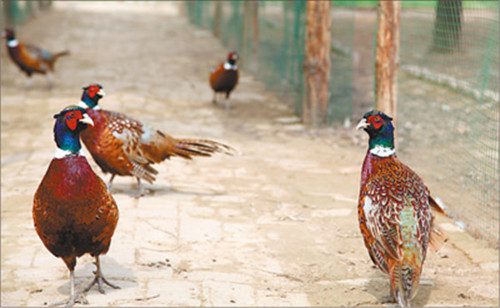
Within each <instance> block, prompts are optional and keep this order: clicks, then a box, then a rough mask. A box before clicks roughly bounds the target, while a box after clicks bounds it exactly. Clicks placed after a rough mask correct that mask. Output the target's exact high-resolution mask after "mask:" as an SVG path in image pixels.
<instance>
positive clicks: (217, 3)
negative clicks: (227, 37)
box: [214, 1, 222, 38]
mask: <svg viewBox="0 0 500 308" xmlns="http://www.w3.org/2000/svg"><path fill="white" fill-rule="evenodd" d="M221 18H222V3H221V2H220V1H215V13H214V36H215V37H219V38H220V23H221Z"/></svg>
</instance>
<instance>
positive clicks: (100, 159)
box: [80, 84, 231, 193]
mask: <svg viewBox="0 0 500 308" xmlns="http://www.w3.org/2000/svg"><path fill="white" fill-rule="evenodd" d="M103 96H104V91H103V90H102V87H101V86H100V85H98V84H93V85H90V86H88V87H85V88H84V92H83V95H82V101H81V102H80V105H81V106H82V107H84V108H87V109H86V110H87V113H88V114H89V115H90V117H91V118H92V119H93V120H94V123H95V125H94V127H92V128H89V129H87V130H85V131H83V132H82V134H81V137H82V141H83V143H84V144H85V145H86V146H87V149H88V150H89V152H90V153H91V154H92V157H93V158H94V160H95V161H96V163H97V164H98V165H99V166H100V167H101V169H102V171H103V172H109V173H111V174H112V176H111V180H110V185H111V182H112V180H113V178H114V176H115V175H121V176H135V177H136V178H137V179H138V181H139V183H140V179H143V180H145V181H148V182H150V183H152V182H153V181H155V179H156V175H157V174H158V171H157V170H156V169H154V168H153V167H152V166H151V165H152V164H155V163H160V162H162V161H164V160H165V159H168V158H170V157H171V156H179V157H183V158H186V159H191V158H192V156H211V155H212V154H213V153H215V152H223V153H227V154H229V153H230V150H231V148H230V147H228V146H226V145H224V144H222V143H218V142H215V141H211V140H204V139H177V138H174V137H171V136H169V135H167V134H164V133H162V132H161V131H159V130H156V129H154V128H152V127H149V126H147V125H145V124H143V123H141V122H139V121H137V120H134V119H132V118H130V117H128V116H126V115H124V114H121V113H118V112H113V111H107V110H103V109H100V108H99V106H98V105H97V103H98V101H99V99H100V98H102V97H103ZM140 189H141V188H140ZM140 193H141V192H140Z"/></svg>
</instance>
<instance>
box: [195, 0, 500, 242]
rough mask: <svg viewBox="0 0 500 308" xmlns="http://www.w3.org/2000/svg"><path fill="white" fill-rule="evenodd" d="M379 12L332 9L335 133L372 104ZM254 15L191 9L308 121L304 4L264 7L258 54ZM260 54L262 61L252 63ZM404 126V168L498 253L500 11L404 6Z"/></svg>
mask: <svg viewBox="0 0 500 308" xmlns="http://www.w3.org/2000/svg"><path fill="white" fill-rule="evenodd" d="M376 4H377V1H333V2H332V10H331V20H332V37H331V42H332V43H331V63H332V71H331V79H330V80H331V87H330V88H331V99H330V103H329V108H328V122H329V123H330V124H332V123H333V124H334V123H341V122H343V121H346V119H347V120H348V119H350V118H351V117H352V116H353V115H354V116H355V117H358V116H359V115H360V114H362V112H364V111H366V110H365V109H366V108H367V102H366V100H367V97H369V98H370V100H372V99H373V87H374V83H373V76H371V77H372V78H368V79H365V78H364V76H362V75H363V74H362V73H361V74H360V72H366V71H368V72H370V74H371V75H373V74H374V72H373V63H374V54H373V45H374V42H375V31H376V29H375V26H376V22H375V21H376V19H375V18H374V17H375V16H376V10H375V7H376ZM246 5H247V4H245V2H244V1H241V2H240V1H231V2H225V1H220V2H215V1H187V3H186V7H187V12H188V16H189V18H190V20H191V22H192V23H193V24H195V25H198V26H200V27H204V28H207V29H212V30H213V31H215V33H218V35H219V37H220V39H221V41H222V43H223V44H224V45H225V46H227V47H228V49H236V50H239V51H240V52H241V53H242V54H243V57H242V59H241V61H242V63H241V66H242V67H243V69H248V70H249V71H250V72H253V73H254V74H255V76H256V77H257V78H259V80H261V81H262V82H264V83H265V84H266V85H267V87H268V89H270V90H273V91H275V92H276V93H278V94H279V95H280V96H281V97H282V98H283V99H284V100H285V101H289V102H293V105H294V106H295V110H296V112H297V114H298V115H300V113H301V110H302V98H303V75H302V60H303V57H304V31H305V2H304V1H261V2H259V4H258V32H259V40H258V43H257V45H258V46H253V45H252V43H253V44H254V45H255V42H252V41H251V40H252V39H251V35H248V34H246V33H245V32H246V30H245V29H246V27H247V26H246V23H245V20H248V16H246V14H247V12H248V11H247V8H246V7H245V6H246ZM255 49H256V50H257V54H258V57H257V59H255V58H252V57H250V56H249V55H250V54H251V52H252V50H255ZM366 58H370V59H371V61H366ZM255 62H256V63H255ZM363 63H364V64H363ZM363 66H365V67H363ZM360 77H363V78H360ZM353 78H356V79H355V80H354V79H353ZM367 80H368V81H369V82H367ZM353 88H355V89H353ZM367 93H370V95H367ZM368 108H369V107H368ZM354 120H357V119H354ZM398 123H399V127H398V148H399V153H400V156H401V157H402V159H403V160H404V161H406V162H408V164H409V165H411V166H412V167H413V168H414V169H415V170H416V171H417V172H419V173H420V174H421V175H422V177H423V178H424V180H425V181H426V183H427V184H428V186H429V187H430V188H431V191H432V192H433V193H434V194H435V195H437V196H439V197H440V198H441V199H442V200H443V201H444V203H445V204H446V205H447V206H448V212H449V213H450V214H451V215H453V216H454V217H455V219H456V220H457V221H460V222H462V223H463V224H464V226H465V227H466V229H467V230H469V231H470V232H472V233H473V234H474V235H476V236H479V237H483V238H486V239H488V240H489V241H490V242H491V243H493V245H495V246H498V240H499V238H498V226H499V224H498V220H499V217H498V211H499V202H500V200H499V194H500V183H499V167H498V165H499V161H498V160H499V157H498V152H499V142H498V140H499V104H498V2H497V1H462V0H450V1H407V2H403V3H402V12H401V38H400V68H399V76H398Z"/></svg>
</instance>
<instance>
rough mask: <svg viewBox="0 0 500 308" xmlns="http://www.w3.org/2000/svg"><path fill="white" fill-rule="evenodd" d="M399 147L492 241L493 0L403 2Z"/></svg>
mask: <svg viewBox="0 0 500 308" xmlns="http://www.w3.org/2000/svg"><path fill="white" fill-rule="evenodd" d="M399 72H400V73H399V80H398V93H399V94H398V110H399V118H398V121H399V123H400V127H399V128H398V132H399V140H400V142H399V148H400V150H401V151H402V152H403V153H404V154H405V156H406V157H408V159H409V161H410V163H411V164H412V166H413V167H414V168H415V169H417V170H422V171H423V173H424V174H423V176H424V178H425V179H426V182H427V183H428V185H429V187H430V188H431V190H432V191H433V192H434V193H435V194H436V195H438V196H440V197H441V198H442V199H443V201H444V202H445V204H446V205H447V206H448V207H449V209H450V213H452V214H453V215H454V216H455V218H456V219H457V220H460V221H462V222H464V224H465V225H466V227H467V229H468V230H469V231H471V232H473V233H475V234H476V235H478V236H482V237H484V238H487V239H489V240H491V242H493V243H497V244H498V209H499V168H498V159H499V157H498V151H499V144H498V140H499V118H498V113H499V107H498V106H499V105H498V2H475V1H463V2H462V1H459V0H450V1H428V2H427V3H426V6H421V7H417V8H415V7H409V6H403V9H402V12H401V43H400V69H399Z"/></svg>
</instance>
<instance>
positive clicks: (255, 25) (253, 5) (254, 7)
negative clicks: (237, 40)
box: [249, 1, 259, 73]
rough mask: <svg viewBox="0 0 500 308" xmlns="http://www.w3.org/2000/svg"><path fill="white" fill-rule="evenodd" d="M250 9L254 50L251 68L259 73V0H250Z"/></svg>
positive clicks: (251, 56)
mask: <svg viewBox="0 0 500 308" xmlns="http://www.w3.org/2000/svg"><path fill="white" fill-rule="evenodd" d="M250 10H251V14H252V17H251V19H252V51H251V54H250V61H251V65H250V66H249V68H250V69H251V70H252V71H253V72H254V73H257V71H258V70H259V59H258V54H259V3H258V1H250Z"/></svg>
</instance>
